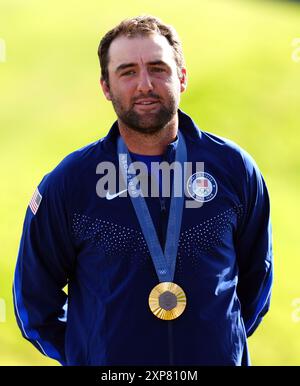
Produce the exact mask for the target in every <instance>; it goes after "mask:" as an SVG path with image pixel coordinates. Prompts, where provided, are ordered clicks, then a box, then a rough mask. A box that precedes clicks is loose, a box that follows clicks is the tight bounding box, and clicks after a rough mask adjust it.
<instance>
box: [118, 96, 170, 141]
mask: <svg viewBox="0 0 300 386" xmlns="http://www.w3.org/2000/svg"><path fill="white" fill-rule="evenodd" d="M111 97H112V104H113V107H114V110H115V112H116V114H117V116H118V118H119V119H120V120H121V121H122V122H123V123H124V124H125V125H126V126H128V127H129V128H130V129H132V130H135V131H137V132H139V133H144V134H154V133H157V132H159V131H160V130H162V129H163V128H164V127H165V126H166V125H167V124H168V123H169V122H170V121H171V119H172V118H173V117H174V115H175V114H176V113H177V106H176V100H175V98H174V96H173V95H170V100H169V103H168V105H167V106H165V105H163V104H162V103H160V109H159V111H158V112H156V113H150V112H149V113H146V114H143V115H141V114H139V113H137V112H136V111H134V104H133V105H132V107H131V108H129V109H128V110H125V108H124V107H123V105H122V103H121V101H120V100H119V99H118V98H117V97H115V96H114V95H112V94H111ZM139 98H142V96H139ZM144 98H155V99H159V98H158V96H157V95H155V94H153V93H151V94H148V95H146V96H144Z"/></svg>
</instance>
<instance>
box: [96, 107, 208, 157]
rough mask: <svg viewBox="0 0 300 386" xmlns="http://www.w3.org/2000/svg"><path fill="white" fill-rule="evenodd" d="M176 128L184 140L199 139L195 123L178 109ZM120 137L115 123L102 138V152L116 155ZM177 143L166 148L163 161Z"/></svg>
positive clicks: (199, 133)
mask: <svg viewBox="0 0 300 386" xmlns="http://www.w3.org/2000/svg"><path fill="white" fill-rule="evenodd" d="M178 122H179V123H178V127H179V129H180V131H181V132H182V134H183V135H184V137H185V139H186V140H191V141H197V140H199V139H200V138H201V130H200V129H199V128H198V127H197V125H196V124H195V122H194V121H193V120H192V118H191V117H189V116H188V115H187V114H185V113H184V112H183V111H182V110H180V109H178ZM119 135H120V131H119V127H118V122H117V121H115V122H114V123H113V125H112V126H111V128H110V130H109V132H108V134H107V135H106V137H104V138H103V140H102V144H103V147H104V150H105V151H106V152H108V153H110V154H116V152H117V138H118V136H119ZM177 143H178V139H177V138H176V139H175V141H173V142H171V143H170V144H169V145H168V147H167V151H166V154H165V156H164V158H165V159H169V157H170V155H171V153H173V151H174V150H175V149H176V147H177Z"/></svg>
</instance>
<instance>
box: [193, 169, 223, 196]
mask: <svg viewBox="0 0 300 386" xmlns="http://www.w3.org/2000/svg"><path fill="white" fill-rule="evenodd" d="M187 191H188V193H189V195H190V196H191V197H192V198H193V199H194V200H196V201H200V202H207V201H211V200H212V199H213V198H215V197H216V194H217V191H218V185H217V182H216V180H215V179H214V177H213V176H211V175H210V174H208V173H205V172H198V173H194V174H192V175H191V176H190V177H189V179H188V181H187Z"/></svg>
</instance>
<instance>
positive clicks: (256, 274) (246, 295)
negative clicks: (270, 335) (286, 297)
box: [236, 153, 273, 336]
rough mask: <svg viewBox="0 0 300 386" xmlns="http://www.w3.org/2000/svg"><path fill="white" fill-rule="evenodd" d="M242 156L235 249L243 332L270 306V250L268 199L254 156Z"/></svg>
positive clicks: (251, 327) (252, 327)
mask: <svg viewBox="0 0 300 386" xmlns="http://www.w3.org/2000/svg"><path fill="white" fill-rule="evenodd" d="M243 160H244V173H243V175H244V177H245V178H244V183H242V184H241V185H242V189H243V201H244V205H243V207H244V213H243V216H242V221H241V223H240V227H239V230H238V236H237V243H236V250H237V260H238V267H239V281H238V287H237V292H238V297H239V300H240V302H241V307H242V316H243V320H244V324H245V328H246V333H247V336H250V335H251V334H252V333H253V332H254V331H255V329H256V328H257V327H258V325H259V324H260V322H261V320H262V318H263V316H264V315H265V314H266V313H267V311H268V310H269V306H270V297H271V288H272V277H273V253H272V231H271V221H270V202H269V195H268V191H267V187H266V185H265V182H264V179H263V177H262V175H261V173H260V171H259V169H258V167H257V166H256V164H255V162H254V160H253V159H252V158H251V157H250V156H249V155H248V154H247V153H246V154H244V155H243Z"/></svg>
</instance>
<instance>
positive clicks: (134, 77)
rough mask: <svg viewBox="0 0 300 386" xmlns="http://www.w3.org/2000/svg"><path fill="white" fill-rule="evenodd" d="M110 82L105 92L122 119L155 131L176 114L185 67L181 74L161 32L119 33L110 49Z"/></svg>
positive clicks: (184, 83) (133, 125) (139, 128)
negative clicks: (130, 34) (142, 34)
mask: <svg viewBox="0 0 300 386" xmlns="http://www.w3.org/2000/svg"><path fill="white" fill-rule="evenodd" d="M108 73H109V85H108V84H107V83H106V82H105V81H103V80H101V86H102V89H103V92H104V94H105V96H106V98H107V99H108V100H111V101H112V104H113V107H114V109H115V112H116V114H117V116H118V118H119V120H120V121H121V122H122V123H123V124H125V125H126V126H127V127H129V128H131V129H134V130H136V131H139V132H142V133H155V132H157V131H159V130H161V129H162V128H163V127H164V126H165V125H167V124H168V123H169V122H170V121H171V119H172V118H173V117H174V116H175V114H176V113H177V108H178V106H179V101H180V93H181V92H183V91H184V90H185V86H186V70H185V69H184V68H183V69H182V70H181V73H180V75H181V76H180V77H179V75H178V70H177V65H176V62H175V58H174V53H173V50H172V47H171V46H170V44H169V43H168V41H167V39H166V38H165V37H163V36H161V35H159V34H151V35H146V36H137V37H134V38H128V37H125V36H120V37H118V38H116V39H115V40H113V42H112V43H111V45H110V48H109V64H108Z"/></svg>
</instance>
